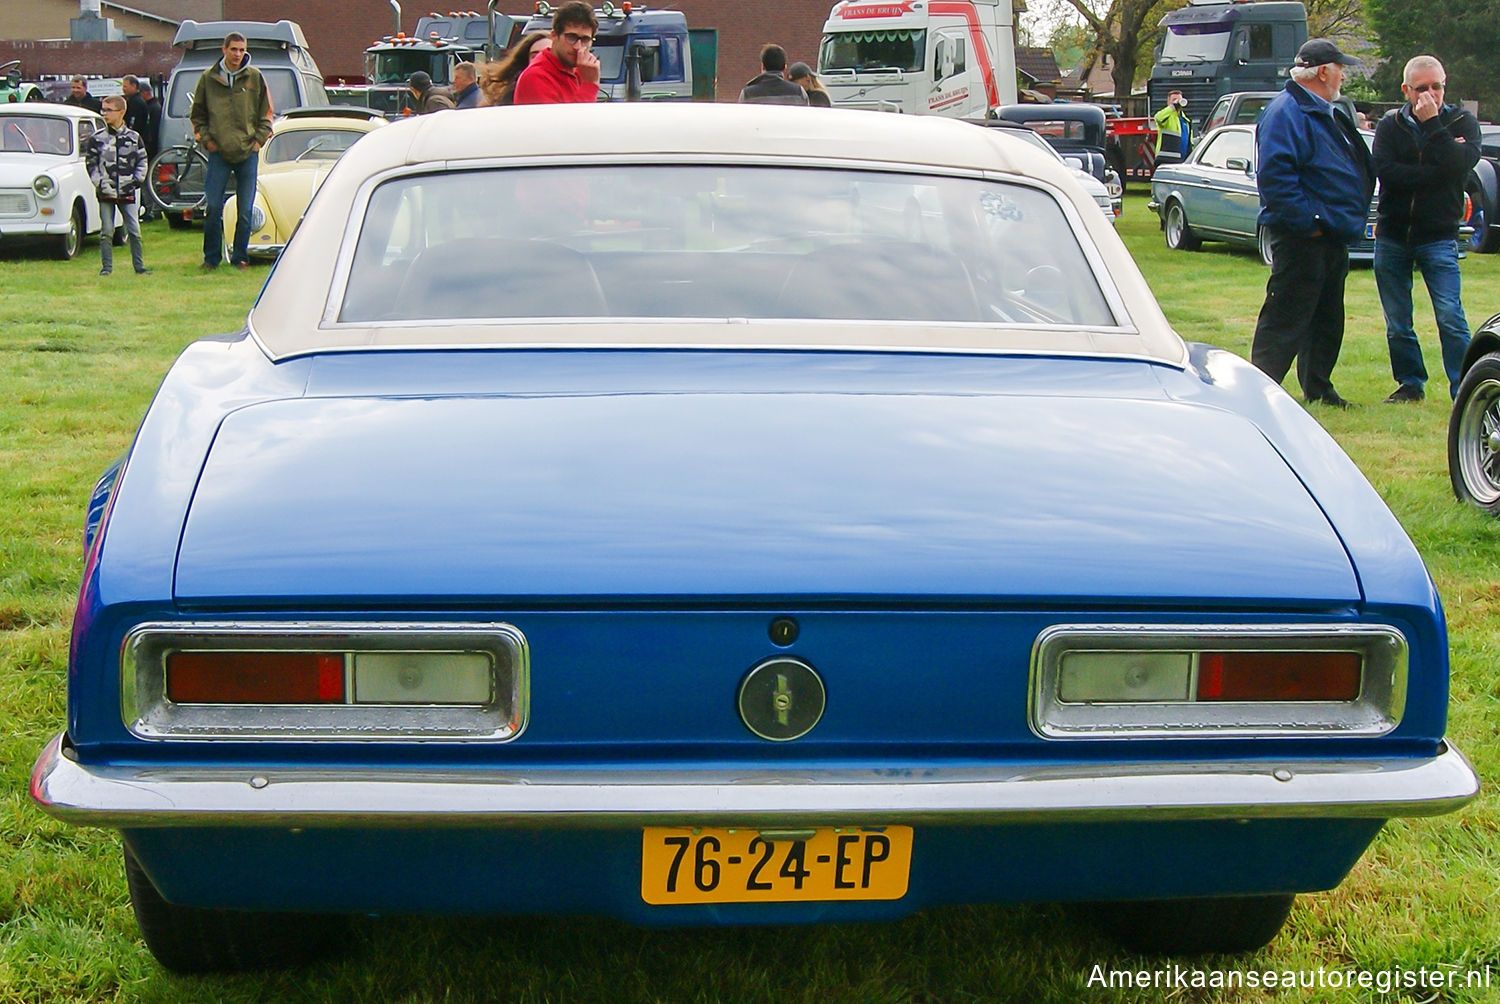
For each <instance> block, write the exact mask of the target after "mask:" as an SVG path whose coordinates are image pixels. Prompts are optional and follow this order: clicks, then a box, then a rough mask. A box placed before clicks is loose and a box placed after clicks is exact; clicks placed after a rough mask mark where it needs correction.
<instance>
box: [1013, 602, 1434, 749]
mask: <svg viewBox="0 0 1500 1004" xmlns="http://www.w3.org/2000/svg"><path fill="white" fill-rule="evenodd" d="M1406 668H1407V647H1406V639H1405V638H1404V637H1403V636H1402V635H1401V633H1400V632H1399V631H1397V630H1396V629H1395V628H1389V627H1381V626H1378V625H1376V626H1372V625H1348V626H1344V625H1309V626H1301V625H1295V626H1294V625H1286V626H1272V627H1256V626H1225V627H1179V626H1166V627H1163V626H1160V625H1109V626H1060V627H1055V628H1052V629H1049V630H1048V631H1045V632H1043V633H1042V635H1041V636H1040V637H1039V638H1038V639H1037V643H1036V647H1035V649H1034V652H1033V657H1032V700H1031V719H1032V728H1033V730H1034V731H1036V732H1037V734H1039V735H1042V736H1045V737H1048V738H1053V739H1103V738H1117V737H1120V736H1214V737H1220V736H1252V735H1253V736H1268V735H1306V734H1310V733H1311V734H1338V735H1382V734H1384V733H1386V732H1389V731H1390V730H1391V729H1393V728H1395V727H1396V725H1397V723H1399V722H1400V720H1401V715H1402V712H1403V711H1404V709H1405V701H1406Z"/></svg>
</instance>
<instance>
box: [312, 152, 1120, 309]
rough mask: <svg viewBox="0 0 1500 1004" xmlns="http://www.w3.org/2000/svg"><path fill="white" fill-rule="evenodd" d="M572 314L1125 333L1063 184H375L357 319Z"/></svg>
mask: <svg viewBox="0 0 1500 1004" xmlns="http://www.w3.org/2000/svg"><path fill="white" fill-rule="evenodd" d="M557 317H605V318H637V319H639V318H644V319H651V318H708V319H714V318H727V319H735V318H746V319H768V318H779V319H786V318H794V319H809V320H822V319H828V320H872V321H915V322H938V323H941V322H954V323H960V324H968V325H973V324H1019V325H1027V326H1049V325H1089V326H1101V325H1113V324H1114V323H1115V318H1114V317H1113V315H1112V313H1111V311H1110V309H1109V307H1108V305H1107V302H1106V299H1105V296H1104V294H1103V293H1102V292H1101V289H1100V284H1099V282H1098V280H1097V278H1096V276H1095V273H1094V269H1093V267H1092V265H1091V263H1090V260H1089V258H1088V257H1087V256H1086V255H1085V254H1084V252H1083V250H1082V247H1081V246H1080V244H1079V242H1078V238H1077V237H1076V236H1075V234H1074V231H1073V229H1072V227H1071V226H1070V225H1069V222H1068V219H1067V217H1066V216H1065V215H1064V213H1063V210H1062V208H1061V206H1060V205H1059V204H1058V202H1057V201H1056V200H1055V199H1054V197H1053V196H1052V195H1051V194H1049V193H1048V192H1046V191H1043V190H1041V189H1037V188H1032V187H1029V186H1025V185H1020V184H1007V183H1003V182H998V181H990V180H982V179H979V178H973V177H950V176H942V175H927V174H900V173H887V172H876V171H857V170H830V169H816V168H784V167H783V168H769V167H766V168H762V167H744V166H719V165H712V166H710V165H697V166H694V165H678V166H673V165H660V166H650V165H647V166H642V165H630V166H598V167H551V168H517V169H509V170H505V169H493V170H475V171H465V172H446V173H442V174H427V175H419V176H413V177H404V178H398V179H393V180H390V181H387V182H385V183H384V184H382V185H380V186H379V187H378V188H377V189H376V190H375V191H374V193H373V194H372V196H371V198H370V201H369V203H368V205H367V208H366V210H365V217H364V220H363V223H362V226H361V227H360V232H359V239H358V243H357V246H356V248H355V253H354V256H353V262H352V266H351V270H350V274H349V278H348V281H347V284H346V286H345V290H344V295H343V298H342V303H341V307H340V311H339V320H340V321H343V322H348V323H361V324H368V323H372V322H373V323H381V322H417V321H421V322H431V321H440V320H444V319H454V320H465V319H467V320H477V319H486V320H491V319H494V320H508V319H518V320H519V319H538V318H557Z"/></svg>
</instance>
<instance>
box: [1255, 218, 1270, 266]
mask: <svg viewBox="0 0 1500 1004" xmlns="http://www.w3.org/2000/svg"><path fill="white" fill-rule="evenodd" d="M1255 246H1256V248H1257V249H1258V250H1259V251H1260V262H1261V264H1262V265H1264V266H1266V267H1267V268H1270V267H1271V258H1272V257H1273V255H1272V252H1271V232H1270V231H1269V230H1267V229H1266V228H1265V227H1256V228H1255Z"/></svg>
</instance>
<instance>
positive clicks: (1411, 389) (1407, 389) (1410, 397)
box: [1385, 383, 1427, 404]
mask: <svg viewBox="0 0 1500 1004" xmlns="http://www.w3.org/2000/svg"><path fill="white" fill-rule="evenodd" d="M1426 396H1427V395H1425V394H1423V393H1422V388H1421V387H1418V386H1417V385H1416V384H1414V383H1404V384H1402V385H1401V386H1400V387H1397V388H1396V389H1395V390H1394V391H1392V392H1391V396H1390V397H1388V398H1386V399H1385V403H1386V404H1405V403H1406V402H1408V401H1420V400H1422V398H1424V397H1426Z"/></svg>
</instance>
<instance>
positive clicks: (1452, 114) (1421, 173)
mask: <svg viewBox="0 0 1500 1004" xmlns="http://www.w3.org/2000/svg"><path fill="white" fill-rule="evenodd" d="M1446 83H1447V77H1446V74H1445V73H1444V72H1443V64H1442V63H1440V62H1438V61H1437V60H1436V59H1434V58H1433V57H1432V56H1413V57H1412V58H1411V59H1410V60H1409V61H1408V62H1407V64H1406V69H1405V71H1404V73H1403V74H1402V84H1401V93H1402V94H1404V95H1405V96H1406V104H1404V105H1402V106H1401V107H1400V108H1398V109H1396V110H1395V111H1391V112H1387V113H1386V114H1385V116H1384V117H1383V118H1382V119H1381V120H1380V123H1379V124H1378V125H1377V126H1376V127H1375V146H1374V160H1375V173H1376V176H1377V177H1379V178H1380V222H1379V226H1378V228H1377V229H1376V233H1375V288H1376V289H1377V290H1379V292H1380V305H1381V308H1382V309H1383V310H1384V311H1385V339H1386V345H1387V347H1388V348H1389V349H1390V353H1391V375H1392V376H1393V377H1395V378H1396V389H1395V390H1394V391H1393V392H1392V393H1391V395H1390V397H1388V398H1386V399H1385V400H1386V403H1387V404H1399V403H1402V402H1407V401H1420V400H1422V397H1423V396H1424V393H1425V391H1424V390H1423V386H1424V385H1425V384H1426V383H1427V367H1426V365H1425V364H1424V363H1423V361H1422V346H1421V343H1420V342H1418V341H1417V335H1416V332H1415V330H1414V329H1413V328H1412V304H1411V286H1412V270H1413V268H1419V269H1421V270H1422V280H1423V281H1424V282H1425V283H1426V284H1427V292H1428V294H1429V295H1430V296H1431V298H1432V310H1433V313H1434V314H1435V315H1436V319H1437V329H1438V341H1439V342H1440V343H1441V345H1442V348H1443V369H1444V370H1445V371H1446V372H1447V374H1448V393H1449V396H1450V397H1451V396H1454V395H1456V394H1457V393H1458V379H1459V369H1460V367H1461V366H1462V365H1463V359H1464V350H1465V349H1466V348H1468V346H1469V322H1468V319H1467V318H1465V317H1464V305H1463V301H1462V299H1461V297H1460V279H1459V271H1458V244H1457V240H1458V226H1459V224H1460V223H1462V222H1463V216H1464V185H1465V183H1466V182H1467V181H1468V178H1469V172H1470V171H1472V170H1473V169H1474V165H1475V164H1477V163H1478V162H1479V153H1480V150H1479V145H1480V135H1479V123H1478V122H1477V121H1476V120H1475V118H1474V116H1473V115H1471V114H1470V113H1468V112H1466V111H1464V110H1463V109H1462V108H1460V107H1458V106H1457V105H1450V104H1444V102H1443V88H1444V85H1445V84H1446Z"/></svg>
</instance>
